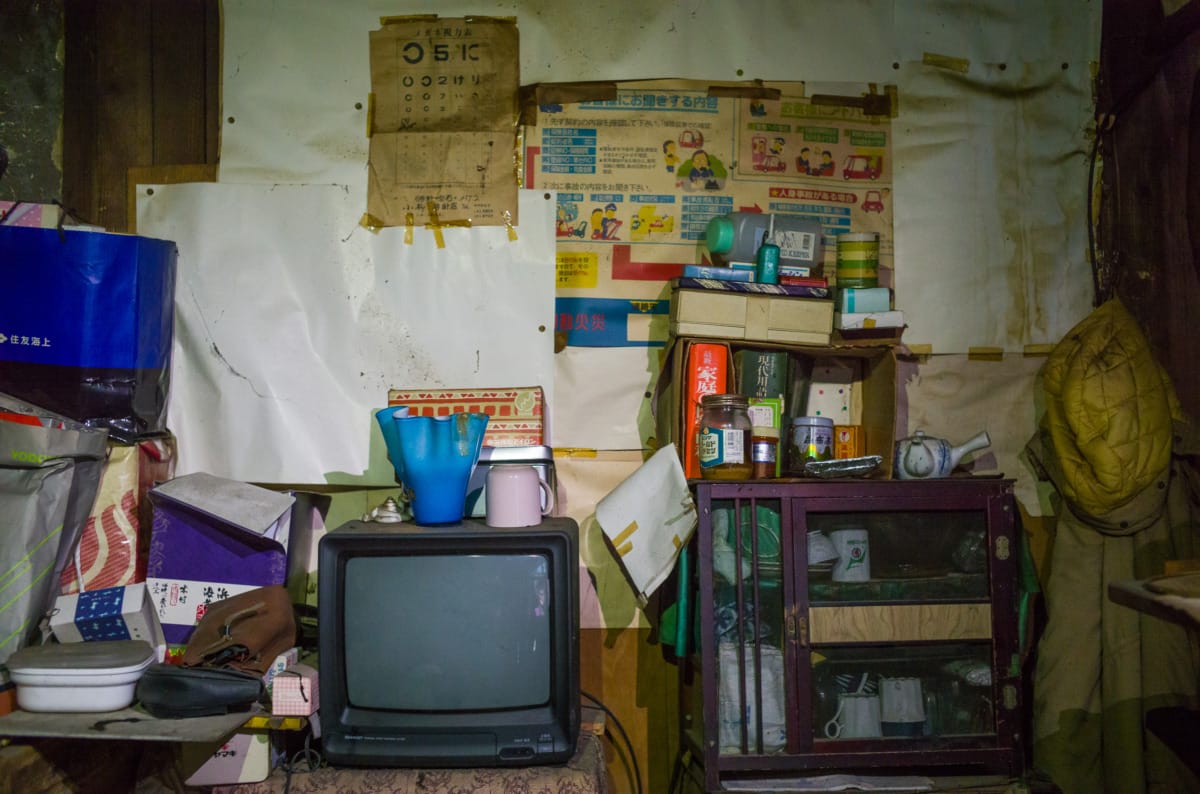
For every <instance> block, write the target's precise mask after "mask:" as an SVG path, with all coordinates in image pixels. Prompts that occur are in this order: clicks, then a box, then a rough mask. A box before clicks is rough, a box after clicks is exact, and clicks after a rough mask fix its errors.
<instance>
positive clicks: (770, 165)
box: [754, 154, 787, 171]
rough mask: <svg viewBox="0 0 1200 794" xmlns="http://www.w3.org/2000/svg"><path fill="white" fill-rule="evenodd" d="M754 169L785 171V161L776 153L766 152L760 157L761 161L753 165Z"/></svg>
mask: <svg viewBox="0 0 1200 794" xmlns="http://www.w3.org/2000/svg"><path fill="white" fill-rule="evenodd" d="M754 170H756V171H786V170H787V163H785V162H784V161H783V158H781V157H779V156H778V155H774V154H768V155H767V156H766V157H764V158H763V159H762V162H761V163H756V164H755V165H754Z"/></svg>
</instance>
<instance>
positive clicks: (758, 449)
mask: <svg viewBox="0 0 1200 794" xmlns="http://www.w3.org/2000/svg"><path fill="white" fill-rule="evenodd" d="M751 444H752V445H753V451H752V452H751V453H750V464H751V466H752V470H751V473H750V476H751V477H753V478H754V479H756V480H769V479H772V478H773V477H774V476H775V472H776V466H775V461H776V460H777V459H778V457H779V431H778V430H777V429H776V428H773V427H755V428H754V433H753V435H752V437H751Z"/></svg>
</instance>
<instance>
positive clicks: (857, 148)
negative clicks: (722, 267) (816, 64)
mask: <svg viewBox="0 0 1200 794" xmlns="http://www.w3.org/2000/svg"><path fill="white" fill-rule="evenodd" d="M739 86H741V87H742V88H744V89H745V90H739ZM611 93H612V92H610V94H611ZM764 94H768V95H769V96H768V97H767V98H763V95H764ZM834 99H835V101H829V102H816V101H814V100H813V99H812V98H809V97H806V96H805V88H804V84H803V83H756V84H754V85H753V86H749V85H742V84H735V85H734V86H731V87H730V86H725V87H720V88H718V87H713V86H710V85H709V84H708V83H700V82H694V81H677V80H670V81H666V80H663V81H638V82H630V83H619V84H617V86H616V91H615V97H613V96H611V95H610V96H607V97H606V98H603V99H595V100H592V99H581V100H580V101H571V102H552V101H542V99H541V98H539V99H538V102H539V103H540V104H538V106H537V118H536V124H531V125H528V126H527V127H526V130H525V184H526V186H527V187H531V188H537V189H547V190H555V191H557V197H558V198H557V201H558V206H557V208H556V216H557V222H556V242H557V274H558V281H557V298H556V330H557V331H558V332H560V333H561V334H564V335H565V337H566V340H567V344H568V345H572V346H581V347H621V346H653V345H661V344H663V343H664V342H665V341H666V328H667V324H666V317H667V315H668V313H669V308H670V306H669V284H668V282H669V280H670V279H671V278H674V277H676V276H679V275H681V274H682V272H683V268H684V266H685V265H704V264H713V263H714V258H713V256H712V254H711V252H710V251H709V250H708V246H707V245H706V238H705V231H706V228H707V227H708V225H709V222H710V221H711V220H712V219H713V218H716V217H719V216H731V215H733V214H735V213H761V214H763V215H764V216H766V217H768V218H769V216H774V222H775V223H778V224H780V225H786V223H787V222H788V221H789V220H790V219H811V220H814V221H817V222H819V223H820V227H821V241H822V252H821V254H820V259H819V260H818V263H819V266H817V267H814V268H813V271H814V272H813V273H812V275H814V276H819V275H821V274H822V273H825V274H832V273H833V271H834V266H835V262H836V241H837V236H838V235H839V234H842V233H846V232H876V233H878V234H879V235H880V253H879V269H880V280H881V283H883V284H885V285H890V284H891V278H890V277H891V268H892V199H893V196H892V170H891V169H892V158H891V126H890V116H889V115H888V114H887V113H879V114H872V115H868V114H867V113H866V112H865V111H864V109H863V103H861V102H858V103H856V102H855V101H854V100H856V99H858V95H855V94H853V93H849V91H848V93H847V96H841V95H839V96H838V97H835V98H834ZM836 100H845V101H836ZM735 217H737V216H735Z"/></svg>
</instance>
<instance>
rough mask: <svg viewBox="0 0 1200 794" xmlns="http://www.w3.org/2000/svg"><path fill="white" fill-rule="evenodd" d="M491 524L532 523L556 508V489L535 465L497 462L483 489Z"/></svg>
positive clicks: (530, 524) (488, 521)
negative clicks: (541, 475) (540, 473)
mask: <svg viewBox="0 0 1200 794" xmlns="http://www.w3.org/2000/svg"><path fill="white" fill-rule="evenodd" d="M483 499H484V505H485V511H486V512H485V517H484V521H486V522H487V525H488V526H489V527H532V526H537V525H538V524H540V523H542V517H543V516H548V515H550V511H551V510H553V509H554V491H552V490H551V489H550V486H549V484H548V483H546V481H545V480H543V479H542V478H541V477H540V476H539V475H538V472H537V469H535V468H534V467H533V466H525V465H522V464H515V463H497V464H493V465H492V466H491V467H490V468H489V469H488V473H487V481H486V483H485V485H484V489H483Z"/></svg>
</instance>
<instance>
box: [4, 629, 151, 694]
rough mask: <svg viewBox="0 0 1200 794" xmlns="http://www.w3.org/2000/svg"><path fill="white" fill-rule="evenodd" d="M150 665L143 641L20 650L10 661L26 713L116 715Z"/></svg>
mask: <svg viewBox="0 0 1200 794" xmlns="http://www.w3.org/2000/svg"><path fill="white" fill-rule="evenodd" d="M153 662H154V649H153V648H152V647H150V644H149V643H147V642H145V641H144V640H111V641H97V642H72V643H63V644H59V645H36V646H33V647H29V648H22V649H21V650H19V651H17V652H16V653H14V654H13V655H12V656H10V657H9V658H8V661H7V662H6V664H7V665H8V672H9V675H10V676H11V678H12V680H13V683H15V684H16V685H17V705H18V706H19V707H20V708H22V709H24V710H25V711H62V712H79V711H88V712H91V711H116V710H118V709H123V708H125V707H127V706H129V705H130V704H132V703H133V693H134V689H135V688H136V687H137V682H138V679H139V678H141V677H142V673H144V672H145V671H146V668H147V667H149V666H150V665H151V664H152V663H153Z"/></svg>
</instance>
